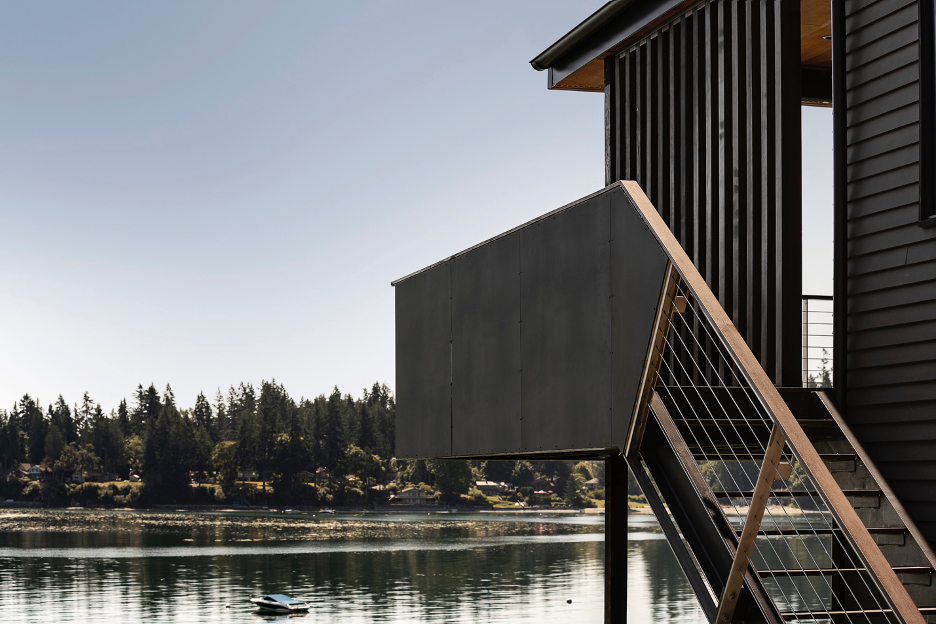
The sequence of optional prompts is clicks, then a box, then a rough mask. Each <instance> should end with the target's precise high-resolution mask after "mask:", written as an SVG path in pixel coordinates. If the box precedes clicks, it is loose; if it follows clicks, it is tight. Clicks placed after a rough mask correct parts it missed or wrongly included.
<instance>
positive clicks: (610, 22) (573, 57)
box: [530, 0, 832, 103]
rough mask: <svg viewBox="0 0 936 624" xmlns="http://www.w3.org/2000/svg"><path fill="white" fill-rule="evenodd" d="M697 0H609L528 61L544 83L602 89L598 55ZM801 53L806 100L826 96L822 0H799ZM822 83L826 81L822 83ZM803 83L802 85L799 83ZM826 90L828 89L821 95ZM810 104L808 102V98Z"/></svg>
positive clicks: (827, 43)
mask: <svg viewBox="0 0 936 624" xmlns="http://www.w3.org/2000/svg"><path fill="white" fill-rule="evenodd" d="M698 1H699V0H612V1H611V2H608V3H606V4H605V5H604V6H602V7H601V8H600V9H598V10H597V11H595V12H594V13H592V14H591V15H590V16H588V18H586V19H585V20H584V21H583V22H582V23H580V24H579V25H578V26H576V27H575V28H573V29H572V30H570V31H569V32H568V33H567V34H565V35H564V36H563V37H562V38H561V39H559V40H558V41H556V42H555V43H554V44H552V45H551V46H549V47H548V48H546V49H545V50H544V51H543V52H541V53H540V54H539V55H537V56H536V58H534V59H533V60H532V61H530V65H532V66H533V68H534V69H536V70H539V71H543V70H548V71H549V85H548V86H549V88H550V89H561V90H567V91H593V92H603V91H604V84H605V79H604V59H605V57H607V56H609V55H611V54H614V53H616V52H619V51H621V50H623V49H624V48H626V47H627V46H628V45H630V44H631V43H633V42H634V41H635V40H637V39H638V38H640V37H641V36H642V35H644V34H645V33H647V32H650V31H652V30H653V29H654V28H656V27H657V26H658V25H659V24H661V23H663V22H666V21H668V20H670V19H671V18H672V17H673V16H674V15H677V14H679V13H681V12H683V11H685V10H687V9H689V8H690V7H692V5H694V4H697V3H698ZM801 15H802V17H801V33H802V37H801V48H802V50H801V58H802V65H803V68H804V70H808V73H809V74H810V76H809V80H808V82H809V83H810V84H812V83H813V82H817V87H818V88H816V89H808V90H806V91H804V103H806V102H805V101H806V100H810V99H813V100H816V102H825V101H828V100H831V81H830V79H829V77H828V75H829V73H830V72H831V68H832V41H831V40H830V39H831V32H832V12H831V10H830V7H829V2H828V0H801ZM826 83H828V84H826ZM804 86H805V85H804ZM826 91H829V92H830V93H828V95H826ZM810 103H811V102H810Z"/></svg>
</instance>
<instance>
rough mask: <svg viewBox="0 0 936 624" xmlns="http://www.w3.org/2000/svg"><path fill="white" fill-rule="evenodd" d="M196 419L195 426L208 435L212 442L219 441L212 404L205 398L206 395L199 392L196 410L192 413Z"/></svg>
mask: <svg viewBox="0 0 936 624" xmlns="http://www.w3.org/2000/svg"><path fill="white" fill-rule="evenodd" d="M192 416H193V417H194V418H195V424H196V425H198V426H199V427H200V428H201V429H203V430H204V431H205V433H207V434H208V437H209V438H210V439H211V441H212V442H216V441H217V431H216V430H215V421H214V418H213V414H212V413H211V404H210V403H209V402H208V399H206V398H205V395H204V393H202V392H199V393H198V397H197V398H196V399H195V409H194V410H193V411H192Z"/></svg>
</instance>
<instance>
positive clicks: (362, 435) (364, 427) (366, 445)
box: [356, 401, 377, 453]
mask: <svg viewBox="0 0 936 624" xmlns="http://www.w3.org/2000/svg"><path fill="white" fill-rule="evenodd" d="M360 412H361V413H360V416H359V417H358V426H357V436H356V437H357V445H358V446H359V447H360V448H362V449H364V451H366V452H367V453H373V452H375V451H376V450H377V438H376V435H375V432H374V422H373V418H372V416H371V408H370V406H368V405H367V403H366V402H364V401H361V406H360Z"/></svg>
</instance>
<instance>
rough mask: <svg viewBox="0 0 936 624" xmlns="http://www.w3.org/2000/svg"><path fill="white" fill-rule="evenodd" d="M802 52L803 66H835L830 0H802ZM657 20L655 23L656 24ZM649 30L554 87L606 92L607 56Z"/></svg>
mask: <svg viewBox="0 0 936 624" xmlns="http://www.w3.org/2000/svg"><path fill="white" fill-rule="evenodd" d="M800 15H801V18H800V33H801V39H800V42H801V43H800V47H801V50H800V55H801V62H802V65H803V67H808V68H812V69H827V70H830V71H831V69H832V40H831V38H828V39H827V37H831V35H832V10H831V6H830V3H829V0H801V2H800ZM656 25H657V23H654V24H651V25H650V27H655V26H656ZM644 34H645V33H638V34H637V35H635V37H631V38H630V39H629V40H626V41H622V42H621V43H620V44H618V45H617V46H615V47H614V48H612V49H611V50H608V51H607V52H605V53H604V54H602V55H601V56H599V57H597V58H595V59H592V60H591V61H590V62H589V63H587V64H585V65H584V66H583V67H581V68H580V69H578V70H576V71H574V72H572V73H571V74H569V75H568V76H566V78H565V79H564V80H562V81H561V82H559V83H558V84H556V85H555V86H554V87H553V89H557V90H562V91H590V92H600V93H603V92H604V59H605V57H607V56H610V55H612V54H614V53H616V52H619V51H620V50H622V49H624V48H625V47H626V46H627V45H629V44H630V43H632V42H633V40H634V39H636V38H637V37H640V36H643V35H644Z"/></svg>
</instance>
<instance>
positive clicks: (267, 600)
mask: <svg viewBox="0 0 936 624" xmlns="http://www.w3.org/2000/svg"><path fill="white" fill-rule="evenodd" d="M250 602H252V603H254V604H255V605H257V608H258V609H260V610H261V611H273V612H275V613H297V612H301V611H308V610H309V606H310V605H309V603H307V602H304V601H302V600H296V599H295V598H290V597H289V596H286V595H283V594H268V595H266V596H261V597H260V598H251V599H250Z"/></svg>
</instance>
